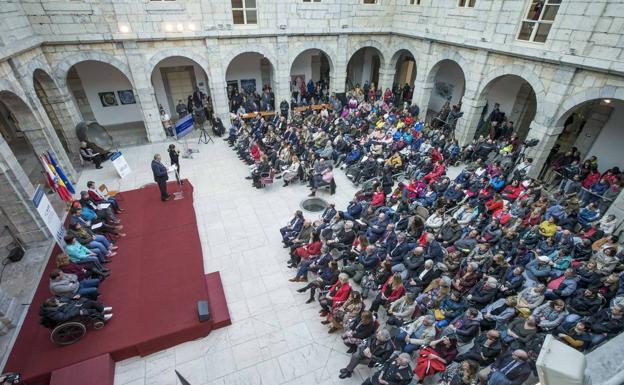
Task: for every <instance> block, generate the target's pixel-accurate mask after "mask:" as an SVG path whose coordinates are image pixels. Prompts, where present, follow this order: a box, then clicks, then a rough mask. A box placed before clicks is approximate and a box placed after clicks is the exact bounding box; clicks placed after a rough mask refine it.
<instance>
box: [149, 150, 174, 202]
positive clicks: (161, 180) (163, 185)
mask: <svg viewBox="0 0 624 385" xmlns="http://www.w3.org/2000/svg"><path fill="white" fill-rule="evenodd" d="M152 172H153V173H154V181H156V183H158V188H159V189H160V200H162V201H163V202H164V201H167V200H169V198H170V197H171V196H170V195H169V194H167V179H169V176H168V175H167V167H166V166H165V165H164V164H162V162H161V161H160V154H156V155H154V160H152Z"/></svg>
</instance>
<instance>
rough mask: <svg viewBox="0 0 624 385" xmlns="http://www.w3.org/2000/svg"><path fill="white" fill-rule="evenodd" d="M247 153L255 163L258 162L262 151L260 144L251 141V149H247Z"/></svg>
mask: <svg viewBox="0 0 624 385" xmlns="http://www.w3.org/2000/svg"><path fill="white" fill-rule="evenodd" d="M249 153H250V155H251V157H252V158H253V160H254V162H255V163H258V162H260V156H261V155H262V152H261V151H260V146H258V143H256V142H253V144H252V145H251V149H250V150H249Z"/></svg>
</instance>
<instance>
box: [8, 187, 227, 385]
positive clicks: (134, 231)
mask: <svg viewBox="0 0 624 385" xmlns="http://www.w3.org/2000/svg"><path fill="white" fill-rule="evenodd" d="M173 191H177V186H176V185H174V183H171V182H170V183H169V192H170V193H171V192H173ZM122 195H123V198H122V199H123V200H122V201H120V203H121V205H122V207H123V208H124V209H126V211H125V212H124V213H123V214H121V215H120V219H122V221H123V225H124V231H125V232H126V233H127V237H125V238H121V239H120V240H119V242H118V243H117V245H118V246H119V250H118V251H119V253H118V254H117V255H116V256H115V257H113V262H112V263H110V264H109V265H108V267H109V268H111V269H112V270H113V274H112V275H111V276H110V277H109V278H108V279H107V280H106V281H104V282H103V283H102V285H101V286H100V288H101V290H100V291H101V293H102V295H101V297H100V300H101V302H103V303H104V304H106V305H107V306H112V307H113V312H114V317H113V319H112V320H111V321H110V322H109V323H108V324H107V325H106V326H105V327H104V328H103V329H101V330H93V329H90V330H89V331H88V332H87V335H86V336H85V337H84V338H83V339H82V340H81V341H79V342H77V343H75V344H73V345H70V346H65V347H59V346H56V345H54V344H53V343H52V342H51V341H50V330H48V329H46V328H45V327H43V326H41V325H40V324H39V314H38V312H39V306H40V304H41V303H42V302H43V301H44V300H45V299H46V298H48V297H50V291H49V289H48V278H47V277H48V272H49V271H50V270H52V269H53V268H54V261H53V259H54V258H53V257H54V256H55V255H56V254H57V253H58V252H59V249H58V248H55V249H54V250H53V252H52V256H51V258H50V261H49V262H48V266H47V267H46V271H45V272H44V274H43V277H42V280H41V282H39V286H38V288H37V291H36V293H35V297H34V299H33V302H32V305H31V307H30V309H29V311H28V314H27V316H26V319H25V321H24V324H23V326H22V328H21V330H20V333H19V336H18V338H17V340H16V342H15V345H14V347H13V350H12V351H11V354H10V356H9V359H8V362H7V365H6V367H5V371H16V372H20V373H22V375H23V379H24V380H25V382H26V383H27V384H29V385H40V384H41V385H43V384H45V385H47V384H49V381H50V376H51V373H52V372H54V371H57V370H61V369H63V368H66V367H69V366H72V365H75V364H78V363H80V362H83V361H86V360H89V359H93V358H96V357H99V356H102V355H106V354H110V357H111V358H112V360H114V361H120V360H123V359H127V358H129V357H132V356H135V355H141V356H145V355H148V354H151V353H154V352H157V351H159V350H163V349H166V348H169V347H172V346H175V345H178V344H180V343H183V342H186V341H191V340H194V339H197V338H201V337H204V336H206V335H208V333H210V331H211V330H212V329H214V328H218V327H223V326H227V325H229V324H230V323H231V322H230V317H229V313H228V309H227V304H226V301H225V295H224V292H223V287H222V285H221V279H220V276H219V274H218V273H211V274H208V275H205V273H204V269H203V259H202V249H201V243H200V239H199V234H198V231H197V221H196V217H195V210H194V208H193V186H192V185H191V184H190V183H189V182H188V181H186V182H185V183H184V199H181V200H176V201H174V200H172V201H168V202H162V201H160V196H159V193H158V187H157V186H156V185H155V184H153V185H148V186H145V187H143V188H140V189H137V190H131V191H124V192H123V193H122ZM199 300H209V304H210V312H211V319H210V320H209V321H206V322H203V323H200V322H199V320H198V317H197V305H196V303H197V301H199Z"/></svg>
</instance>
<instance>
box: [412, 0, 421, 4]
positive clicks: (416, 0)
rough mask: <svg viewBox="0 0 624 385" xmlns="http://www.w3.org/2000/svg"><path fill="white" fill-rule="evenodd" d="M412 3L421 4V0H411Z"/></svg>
mask: <svg viewBox="0 0 624 385" xmlns="http://www.w3.org/2000/svg"><path fill="white" fill-rule="evenodd" d="M410 4H416V5H420V0H410Z"/></svg>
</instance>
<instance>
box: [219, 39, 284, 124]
mask: <svg viewBox="0 0 624 385" xmlns="http://www.w3.org/2000/svg"><path fill="white" fill-rule="evenodd" d="M258 48H261V47H258ZM238 51H239V49H237V50H234V51H233V52H238ZM258 51H261V52H258ZM262 52H265V53H266V52H267V51H266V50H265V49H263V48H261V49H259V50H256V49H254V50H251V51H244V52H241V53H238V54H237V55H235V56H233V57H231V59H230V60H229V61H226V62H227V63H228V65H227V68H226V71H225V80H226V84H227V90H228V99H229V101H230V105H229V108H230V111H231V112H235V111H236V110H238V108H239V107H241V106H242V107H243V108H244V109H245V111H246V112H249V111H254V110H255V111H265V110H268V109H270V110H275V94H274V91H273V90H274V89H275V88H276V84H277V79H275V67H274V64H273V63H274V62H273V61H272V60H271V58H270V57H267V56H266V55H265V54H264V53H262ZM231 54H232V52H230V55H231ZM228 57H230V56H228ZM254 92H255V93H257V94H258V95H257V96H256V95H253V94H254ZM256 99H257V100H256Z"/></svg>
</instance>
